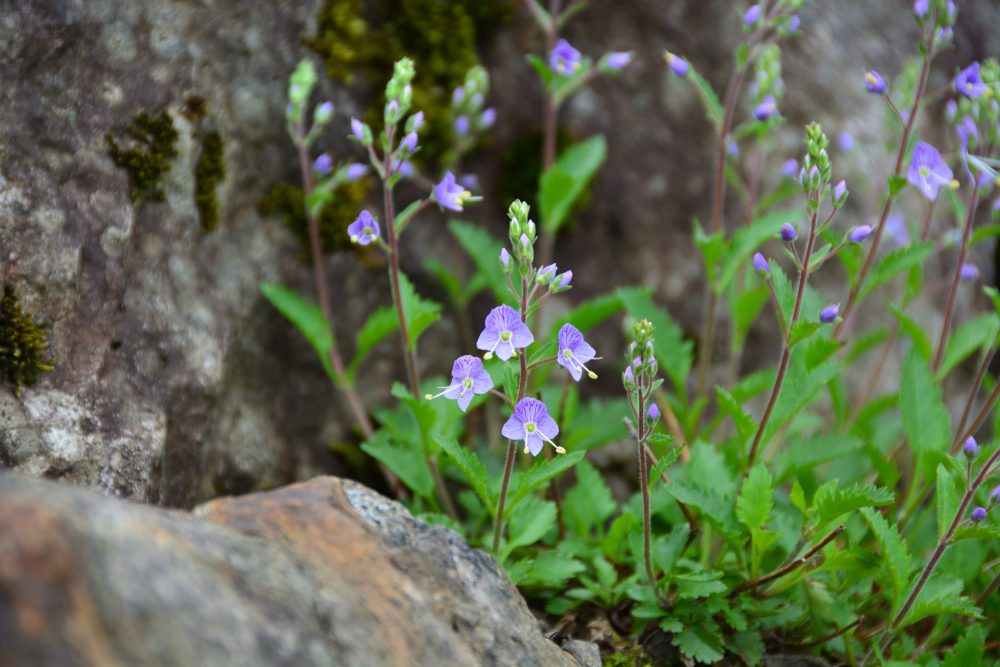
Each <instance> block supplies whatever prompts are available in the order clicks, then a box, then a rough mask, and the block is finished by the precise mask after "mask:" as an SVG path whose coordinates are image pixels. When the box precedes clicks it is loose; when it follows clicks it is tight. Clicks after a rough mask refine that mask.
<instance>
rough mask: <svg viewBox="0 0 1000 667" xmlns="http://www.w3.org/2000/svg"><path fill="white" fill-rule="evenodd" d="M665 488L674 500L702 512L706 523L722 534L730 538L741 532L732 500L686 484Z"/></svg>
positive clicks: (676, 483) (674, 484)
mask: <svg viewBox="0 0 1000 667" xmlns="http://www.w3.org/2000/svg"><path fill="white" fill-rule="evenodd" d="M665 488H666V489H667V493H669V494H670V495H672V496H673V497H674V498H676V499H677V500H679V501H681V502H682V503H684V504H685V505H689V506H691V507H694V508H695V509H697V510H698V511H699V512H701V515H702V517H703V518H704V519H705V520H706V521H708V522H709V523H711V524H713V525H714V526H715V527H716V528H718V529H719V530H721V531H722V532H724V533H728V534H729V535H730V536H732V535H735V534H736V533H738V532H739V530H740V529H739V525H738V524H737V523H736V515H735V514H734V513H733V505H732V500H729V501H728V502H727V501H726V500H725V499H723V497H722V496H720V495H719V494H717V493H715V492H714V491H712V490H710V489H705V488H702V487H700V486H696V485H694V484H688V483H685V482H674V483H672V484H670V485H668V486H667V487H665Z"/></svg>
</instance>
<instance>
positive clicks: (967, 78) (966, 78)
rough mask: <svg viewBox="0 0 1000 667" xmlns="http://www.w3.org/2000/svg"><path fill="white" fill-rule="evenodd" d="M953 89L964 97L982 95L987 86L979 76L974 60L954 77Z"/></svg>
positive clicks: (977, 65) (976, 63)
mask: <svg viewBox="0 0 1000 667" xmlns="http://www.w3.org/2000/svg"><path fill="white" fill-rule="evenodd" d="M955 90H957V91H958V92H959V93H961V94H962V95H965V96H966V97H982V96H983V94H985V93H986V91H987V90H988V88H987V87H986V84H985V83H983V80H982V79H981V78H980V76H979V63H978V62H975V63H972V64H971V65H969V66H968V67H966V68H965V69H963V70H962V71H961V72H959V73H958V76H956V77H955Z"/></svg>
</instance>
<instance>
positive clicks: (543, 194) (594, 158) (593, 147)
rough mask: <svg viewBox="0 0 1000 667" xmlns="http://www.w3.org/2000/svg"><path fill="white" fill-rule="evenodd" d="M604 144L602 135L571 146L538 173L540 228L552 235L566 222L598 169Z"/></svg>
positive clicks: (604, 151) (605, 150)
mask: <svg viewBox="0 0 1000 667" xmlns="http://www.w3.org/2000/svg"><path fill="white" fill-rule="evenodd" d="M607 152H608V147H607V143H606V142H605V141H604V136H603V135H600V134H598V135H596V136H594V137H591V138H590V139H588V140H586V141H583V142H580V143H578V144H575V145H573V146H571V147H570V148H569V149H567V150H566V151H564V152H563V154H562V155H560V156H559V159H558V160H556V163H555V164H554V165H552V166H551V167H550V168H549V169H548V170H547V171H546V172H545V173H543V174H542V178H541V183H540V192H539V193H538V202H539V206H540V207H541V210H542V229H543V230H544V231H545V233H547V234H556V233H557V232H558V231H559V229H560V228H561V227H562V226H563V223H565V222H566V218H567V216H568V215H569V212H570V209H571V207H572V206H573V203H574V202H575V201H576V200H577V198H578V197H579V196H580V194H581V193H582V192H583V191H584V189H585V188H586V187H587V184H588V183H589V182H590V180H591V179H592V178H593V177H594V174H596V173H597V170H598V169H600V168H601V164H603V163H604V158H605V156H606V155H607Z"/></svg>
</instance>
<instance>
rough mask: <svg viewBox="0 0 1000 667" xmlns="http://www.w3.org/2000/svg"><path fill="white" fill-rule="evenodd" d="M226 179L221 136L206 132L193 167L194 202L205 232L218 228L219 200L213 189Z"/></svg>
mask: <svg viewBox="0 0 1000 667" xmlns="http://www.w3.org/2000/svg"><path fill="white" fill-rule="evenodd" d="M225 177H226V162H225V147H224V145H223V142H222V135H220V134H219V133H218V132H215V131H212V132H208V133H207V134H206V135H205V136H204V138H203V139H202V140H201V154H200V155H199V156H198V162H197V163H196V164H195V167H194V202H195V206H197V208H198V217H199V219H200V220H201V228H202V229H203V230H205V231H206V232H210V231H213V230H214V229H215V228H216V227H218V226H219V199H218V197H217V196H216V192H215V189H216V187H217V186H218V185H219V183H221V182H222V180H223V179H224V178H225Z"/></svg>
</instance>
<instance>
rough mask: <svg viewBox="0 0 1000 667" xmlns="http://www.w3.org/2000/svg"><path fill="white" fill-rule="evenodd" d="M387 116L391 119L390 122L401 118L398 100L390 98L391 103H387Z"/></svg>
mask: <svg viewBox="0 0 1000 667" xmlns="http://www.w3.org/2000/svg"><path fill="white" fill-rule="evenodd" d="M385 117H386V118H387V119H389V122H390V123H395V122H396V121H397V120H399V102H398V101H396V100H389V103H388V104H386V105H385Z"/></svg>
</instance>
